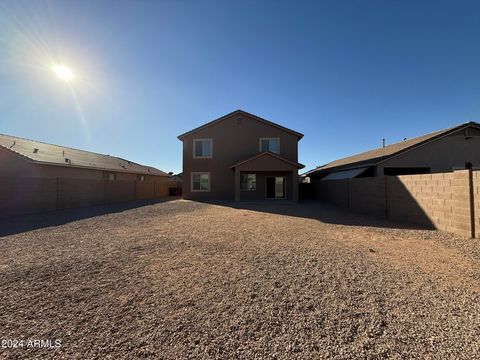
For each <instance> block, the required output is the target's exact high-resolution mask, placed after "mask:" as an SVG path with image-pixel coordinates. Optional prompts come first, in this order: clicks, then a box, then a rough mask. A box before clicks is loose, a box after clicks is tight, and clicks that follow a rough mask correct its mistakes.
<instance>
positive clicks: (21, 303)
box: [0, 200, 480, 359]
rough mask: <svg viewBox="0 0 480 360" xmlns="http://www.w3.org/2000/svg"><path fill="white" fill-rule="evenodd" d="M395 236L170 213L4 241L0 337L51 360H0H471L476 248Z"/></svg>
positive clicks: (312, 212) (474, 243)
mask: <svg viewBox="0 0 480 360" xmlns="http://www.w3.org/2000/svg"><path fill="white" fill-rule="evenodd" d="M51 216H59V215H55V214H54V215H51ZM22 221H25V222H29V221H30V222H33V223H34V222H35V221H38V218H36V217H26V218H24V219H23V220H22ZM2 226H8V225H7V224H6V223H2ZM403 227H404V226H402V225H399V224H394V223H391V222H387V221H382V220H377V219H373V218H369V217H361V216H358V215H353V214H349V213H346V212H344V211H342V210H339V209H336V208H334V207H328V206H325V205H318V204H314V203H305V204H300V205H292V204H290V205H286V204H282V205H280V204H279V205H278V206H273V205H271V204H265V205H260V204H256V205H255V204H250V205H249V204H244V205H242V208H238V206H237V208H235V207H234V206H233V204H227V203H226V204H217V205H211V204H202V203H195V202H189V201H183V200H176V201H172V202H166V203H159V204H154V205H149V206H144V207H139V208H132V209H129V210H126V211H123V212H117V213H112V214H106V215H100V216H96V217H91V218H86V219H83V220H78V221H73V222H69V223H66V224H63V225H58V226H54V227H46V228H42V229H37V230H32V231H27V232H23V233H18V234H13V235H8V236H5V237H2V238H0V254H2V256H1V258H0V281H1V286H2V288H1V292H0V337H1V339H60V340H61V347H59V348H56V349H38V348H34V349H20V348H17V349H5V348H0V357H2V358H19V359H20V358H39V359H40V358H42V359H44V358H68V359H70V358H78V359H93V358H97V359H124V358H125V359H133V358H165V359H179V358H212V359H214V358H216V359H227V358H243V359H255V358H270V359H275V358H278V359H311V358H326V359H353V358H355V359H357V358H365V359H383V358H393V359H407V358H422V359H424V358H431V359H474V358H479V357H480V341H479V336H480V295H479V294H480V293H479V290H480V256H479V254H480V251H479V249H480V244H479V241H478V240H472V239H467V238H462V237H458V236H454V235H451V234H447V233H442V232H438V231H426V230H411V229H406V228H403ZM27 228H28V226H27Z"/></svg>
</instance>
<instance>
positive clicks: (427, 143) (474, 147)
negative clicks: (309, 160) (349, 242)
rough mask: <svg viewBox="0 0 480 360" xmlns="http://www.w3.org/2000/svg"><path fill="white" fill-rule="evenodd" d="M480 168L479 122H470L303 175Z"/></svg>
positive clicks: (331, 177)
mask: <svg viewBox="0 0 480 360" xmlns="http://www.w3.org/2000/svg"><path fill="white" fill-rule="evenodd" d="M466 168H480V124H478V123H475V122H468V123H464V124H461V125H457V126H454V127H452V128H449V129H445V130H440V131H436V132H433V133H430V134H426V135H423V136H419V137H416V138H413V139H409V140H404V141H401V142H398V143H396V144H392V145H388V146H385V147H383V148H378V149H374V150H370V151H367V152H364V153H360V154H357V155H353V156H349V157H346V158H343V159H340V160H335V161H333V162H331V163H329V164H326V165H323V166H320V167H317V168H316V169H313V170H311V171H308V172H306V173H305V174H303V176H304V177H311V178H313V179H323V180H335V179H349V178H356V177H371V176H383V175H411V174H430V173H440V172H449V171H453V170H457V169H466Z"/></svg>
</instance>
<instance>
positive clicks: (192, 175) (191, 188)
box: [190, 171, 211, 192]
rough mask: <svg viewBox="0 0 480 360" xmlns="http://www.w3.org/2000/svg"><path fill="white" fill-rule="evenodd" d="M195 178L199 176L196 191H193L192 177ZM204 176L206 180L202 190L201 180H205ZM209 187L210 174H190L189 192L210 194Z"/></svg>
mask: <svg viewBox="0 0 480 360" xmlns="http://www.w3.org/2000/svg"><path fill="white" fill-rule="evenodd" d="M195 176H199V178H198V185H199V187H198V189H194V187H193V183H194V181H193V180H194V177H195ZM205 176H206V179H207V185H206V186H203V188H202V178H203V179H205ZM210 186H211V176H210V173H209V172H200V171H198V172H192V173H190V191H191V192H210Z"/></svg>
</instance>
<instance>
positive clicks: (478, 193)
mask: <svg viewBox="0 0 480 360" xmlns="http://www.w3.org/2000/svg"><path fill="white" fill-rule="evenodd" d="M472 175H473V176H472V178H473V179H472V180H473V191H472V192H473V210H474V212H473V218H474V226H475V237H477V238H480V171H474V172H473V174H472Z"/></svg>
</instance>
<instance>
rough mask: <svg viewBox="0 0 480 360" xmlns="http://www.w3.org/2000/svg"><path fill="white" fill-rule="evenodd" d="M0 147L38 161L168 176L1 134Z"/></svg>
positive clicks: (119, 160) (116, 159) (107, 157)
mask: <svg viewBox="0 0 480 360" xmlns="http://www.w3.org/2000/svg"><path fill="white" fill-rule="evenodd" d="M0 148H1V149H5V150H8V151H10V152H11V153H13V154H15V155H17V156H20V157H22V158H23V159H25V160H28V161H31V162H33V163H37V164H44V165H55V166H63V167H76V168H89V169H95V170H108V171H117V172H127V173H135V174H145V175H157V176H168V174H166V173H164V172H163V171H161V170H158V169H156V168H154V167H150V166H144V165H140V164H137V163H135V162H133V161H129V160H125V159H122V158H119V157H115V156H110V155H103V154H97V153H93V152H90V151H84V150H78V149H72V148H69V147H64V146H59V145H52V144H47V143H44V142H40V141H34V140H28V139H24V138H20V137H16V136H10V135H3V134H0Z"/></svg>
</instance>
